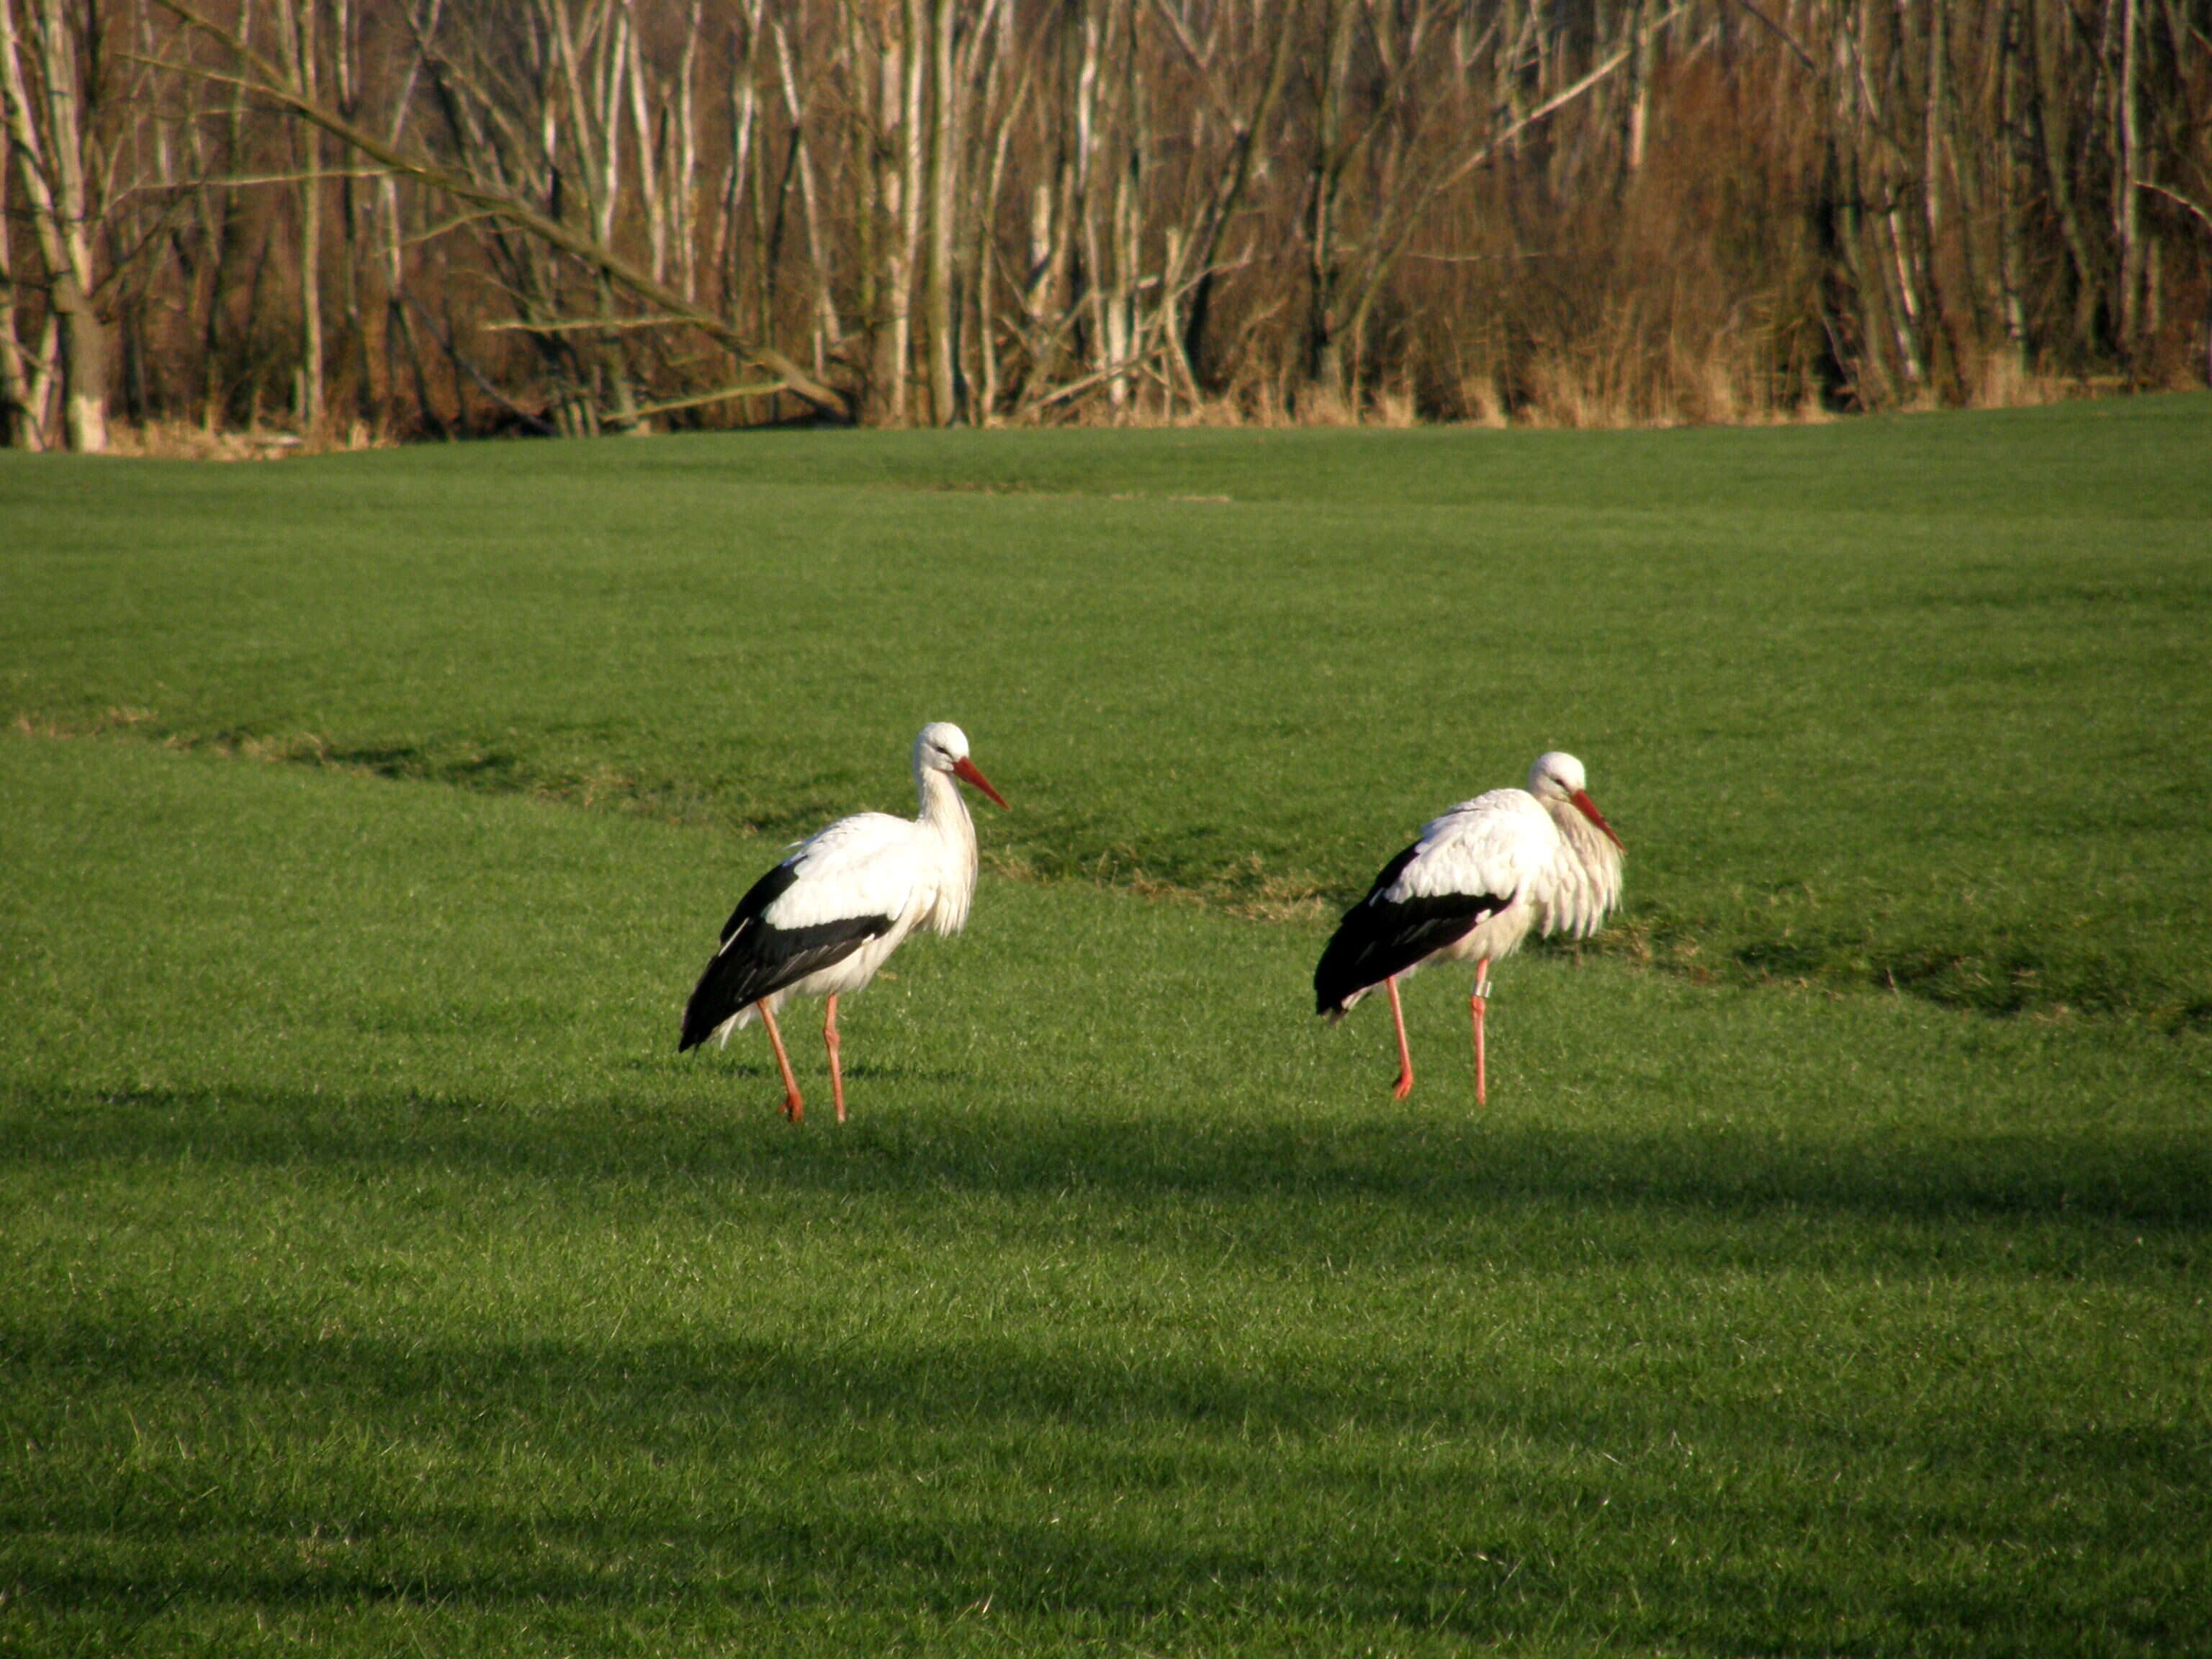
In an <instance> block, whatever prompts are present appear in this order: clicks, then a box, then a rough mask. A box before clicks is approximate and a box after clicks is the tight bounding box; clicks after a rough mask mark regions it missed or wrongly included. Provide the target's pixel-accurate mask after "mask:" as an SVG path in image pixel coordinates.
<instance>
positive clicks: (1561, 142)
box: [0, 0, 2212, 449]
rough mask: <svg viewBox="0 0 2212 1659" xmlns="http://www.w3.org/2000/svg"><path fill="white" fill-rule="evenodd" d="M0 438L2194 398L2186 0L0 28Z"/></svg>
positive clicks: (632, 0)
mask: <svg viewBox="0 0 2212 1659" xmlns="http://www.w3.org/2000/svg"><path fill="white" fill-rule="evenodd" d="M0 106H4V113H5V120H4V122H0V209H4V216H3V217H0V435H4V438H5V440H6V441H8V442H9V443H12V444H15V445H18V446H24V447H46V446H54V445H61V444H66V445H68V446H70V447H76V448H82V449H98V448H101V447H106V445H107V444H108V442H109V441H110V431H111V428H113V427H115V426H116V425H118V423H121V424H124V425H127V426H129V427H131V428H155V429H159V428H162V427H163V426H165V425H167V426H168V427H172V428H179V429H187V430H189V429H205V430H208V431H216V430H228V429H236V428H246V429H255V430H264V431H273V430H283V431H288V432H289V433H291V434H293V435H295V436H298V437H301V438H302V439H304V440H306V441H324V442H327V441H348V440H349V439H350V440H352V441H361V440H362V439H363V438H379V439H380V438H386V437H400V438H404V437H411V436H422V435H450V434H454V433H459V432H483V431H491V430H508V431H526V432H540V431H543V432H561V433H592V432H600V431H609V430H623V429H641V428H647V427H666V426H671V425H684V424H712V425H727V424H735V423H750V422H769V421H778V420H791V419H799V418H829V419H836V420H857V421H862V422H871V423H879V424H890V425H899V424H916V423H922V422H971V423H978V424H989V423H1024V422H1060V421H1094V422H1139V421H1143V422H1157V421H1164V420H1180V419H1206V420H1243V421H1256V422H1274V421H1287V420H1297V421H1335V420H1355V419H1369V420H1393V421H1398V420H1408V419H1424V418H1434V419H1449V420H1480V421H1491V422H1496V421H1501V420H1513V421H1528V422H1550V423H1554V424H1570V425H1586V424H1599V423H1617V422H1638V421H1662V422H1663V421H1728V420H1747V419H1764V418H1789V417H1791V416H1797V415H1802V414H1806V413H1810V412H1813V411H1816V410H1857V409H1895V408H1900V407H1911V406H1917V405H1929V404H1980V403H2004V402H2016V401H2022V400H2027V399H2034V398H2047V397H2051V396H2057V395H2066V394H2068V393H2069V392H2073V391H2076V390H2079V389H2081V388H2092V389H2100V388H2119V387H2126V386H2162V385H2178V384H2189V383H2197V382H2201V381H2203V380H2204V379H2205V378H2206V377H2207V375H2208V374H2212V0H1673V3H1669V0H189V3H187V0H0Z"/></svg>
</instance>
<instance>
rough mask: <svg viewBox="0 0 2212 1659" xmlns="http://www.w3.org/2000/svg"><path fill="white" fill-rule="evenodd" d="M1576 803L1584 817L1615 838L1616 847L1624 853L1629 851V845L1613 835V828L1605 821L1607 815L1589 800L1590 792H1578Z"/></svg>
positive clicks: (1575, 798) (1583, 790)
mask: <svg viewBox="0 0 2212 1659" xmlns="http://www.w3.org/2000/svg"><path fill="white" fill-rule="evenodd" d="M1574 802H1575V805H1576V807H1577V809H1578V810H1579V811H1581V813H1582V815H1583V817H1586V818H1588V819H1589V821H1590V822H1591V823H1594V824H1595V825H1597V827H1598V828H1599V829H1602V830H1604V831H1605V833H1606V834H1607V835H1608V836H1613V845H1614V846H1615V847H1618V848H1620V850H1621V851H1622V852H1624V853H1626V851H1627V850H1628V843H1627V842H1625V841H1623V840H1621V838H1620V836H1614V835H1613V826H1612V825H1611V824H1609V823H1607V822H1606V821H1605V814H1604V813H1602V812H1601V811H1598V810H1597V803H1596V802H1595V801H1594V800H1592V799H1590V798H1589V790H1587V789H1577V790H1576V791H1575V793H1574Z"/></svg>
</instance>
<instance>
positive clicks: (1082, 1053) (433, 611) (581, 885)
mask: <svg viewBox="0 0 2212 1659" xmlns="http://www.w3.org/2000/svg"><path fill="white" fill-rule="evenodd" d="M2208 462H2212V398H2204V397H2190V398H2146V399H2141V400H2136V401H2131V402H2124V403H2111V404H2090V405H2078V406H2074V407H2070V408H2065V409H2059V410H2044V411H2033V412H2026V413H2020V414H2012V415H1985V416H1960V417H1951V416H1943V417H1923V418H1917V419H1908V420H1897V421H1878V422H1877V421H1867V422H1853V423H1847V424H1839V425H1836V426H1830V427H1822V428H1796V429H1779V430H1772V431H1757V432H1720V431H1698V432H1678V433H1656V434H1620V435H1542V434H1522V433H1498V434H1492V433H1472V432H1422V433H1404V434H1400V433H1334V434H1307V433H1295V434H1293V433H1283V434H1272V433H1270V434H1259V433H1236V434H1222V433H1147V434H1127V435H1118V434H1100V433H1089V434H1023V435H921V434H915V435H880V434H769V435H755V436H750V437H737V436H731V437H698V438H685V439H656V440H648V441H635V442H629V441H605V442H602V443H600V444H598V445H594V446H571V445H556V444H528V445H524V444H516V445H507V446H481V447H455V448H451V449H418V450H410V451H406V452H402V453H381V454H374V455H362V456H353V457H339V458H331V459H319V460H311V461H297V462H286V463H283V464H280V465H266V466H232V467H210V466H195V465H180V464H155V463H120V462H107V463H88V462H77V461H73V460H70V459H66V458H43V459H23V458H19V457H14V456H6V455H0V720H4V721H5V723H6V725H7V726H8V729H7V731H6V732H4V733H0V868H4V870H5V872H6V874H5V876H4V878H0V1262H4V1264H5V1280H4V1288H5V1295H4V1296H0V1653H14V1652H22V1653H26V1654H39V1655H45V1654H60V1653H83V1652H108V1651H116V1650H122V1649H125V1648H129V1649H131V1650H134V1651H138V1652H161V1653H178V1652H206V1653H210V1654H212V1653H222V1654H234V1653H240V1652H247V1653H252V1652H277V1651H283V1650H291V1649H295V1648H306V1647H313V1648H314V1649H316V1650H323V1651H337V1652H342V1653H361V1654H368V1653H378V1654H381V1653H394V1652H397V1653H428V1654H435V1655H447V1654H465V1653H485V1654H492V1653H496V1654H501V1655H513V1654H545V1655H554V1654H568V1653H635V1654H707V1653H716V1654H720V1653H732V1652H775V1653H780V1654H781V1653H790V1654H802V1655H803V1654H822V1655H830V1654H850V1653H875V1652H885V1651H899V1652H908V1653H962V1652H1068V1653H1073V1652H1109V1653H1120V1654H1178V1655H1181V1654H1190V1655H1200V1654H1204V1655H1214V1654H1227V1653H1253V1654H1260V1653H1269V1654H1272V1653H1284V1652H1297V1653H1313V1654H1324V1653H1326V1654H1337V1653H1353V1652H1361V1653H1364V1652H1374V1653H1391V1654H1401V1653H1402V1654H1430V1653H1448V1652H1454V1651H1462V1650H1470V1649H1484V1648H1495V1649H1498V1650H1504V1651H1509V1652H1514V1653H1522V1654H1558V1655H1569V1654H1585V1653H1594V1652H1602V1653H1622V1654H1641V1653H1667V1654H1685V1655H1715V1656H1719V1655H1748V1654H1785V1653H1788V1654H1813V1653H1820V1654H1855V1655H1888V1654H1898V1653H1928V1654H1988V1655H2038V1656H2040V1655H2051V1654H2081V1655H2100V1656H2101V1655H2115V1654H2120V1655H2127V1654H2142V1655H2153V1654H2161V1655H2163V1654H2175V1653H2184V1652H2191V1651H2200V1650H2205V1649H2206V1648H2208V1647H2212V1601H2208V1598H2207V1597H2206V1596H2205V1595H2204V1594H2203V1585H2204V1584H2205V1583H2212V1532H2208V1529H2207V1528H2206V1527H2205V1526H2204V1524H2203V1513H2204V1510H2205V1506H2206V1504H2207V1502H2208V1494H2212V1310H2208V1308H2207V1305H2206V1301H2207V1297H2208V1294H2212V1260H2208V1253H2207V1249H2206V1231H2207V1228H2208V1225H2212V1113H2208V1104H2209V1103H2212V930H2208V929H2207V928H2206V927H2205V926H2204V922H2203V901H2204V895H2205V893H2206V891H2207V889H2208V885H2212V841H2208V836H2207V829H2206V817H2207V812H2208V808H2212V745H2208V744H2206V742H2205V740H2204V733H2205V732H2208V731H2212V465H2208ZM933 718H946V719H952V720H958V721H960V722H961V723H962V724H963V726H966V728H967V729H968V731H969V734H970V736H971V737H972V738H973V739H974V741H975V755H976V758H977V760H978V762H979V763H981V765H982V766H983V768H984V769H985V770H986V771H987V772H988V773H989V774H990V775H991V776H992V778H993V780H994V781H995V782H996V783H998V785H999V786H1000V788H1001V789H1003V790H1004V791H1005V792H1006V794H1007V795H1008V797H1009V798H1010V799H1012V802H1013V803H1014V806H1015V809H1016V810H1015V811H1013V812H1012V813H1011V814H1004V815H1001V814H999V813H997V812H995V811H992V809H990V808H989V807H987V806H984V807H982V808H981V809H980V814H981V815H980V816H979V827H980V829H981V834H982V837H983V841H984V843H985V847H986V861H987V867H986V875H985V879H984V883H983V884H982V887H981V891H980V893H979V895H978V898H977V902H976V907H975V918H974V921H973V923H972V925H971V927H970V930H969V934H968V935H967V936H966V937H965V938H963V939H959V940H957V941H951V942H946V941H939V940H921V941H917V942H915V944H913V945H909V946H908V947H907V949H906V950H904V951H902V952H901V954H900V956H899V957H897V958H896V959H895V960H894V962H893V963H892V968H891V976H890V977H887V978H885V979H884V980H883V981H878V984H877V985H876V986H875V987H872V989H871V990H870V991H869V993H868V994H866V996H865V997H862V998H860V999H858V1000H854V1001H853V1002H852V1003H850V1004H849V1005H848V1007H847V1008H846V1011H845V1016H846V1017H845V1020H844V1024H845V1028H846V1032H847V1039H848V1040H847V1045H846V1050H845V1054H846V1060H847V1064H848V1079H849V1083H850V1089H851V1096H852V1104H853V1120H852V1121H851V1122H849V1123H848V1124H847V1125H845V1126H843V1127H842V1128H841V1127H838V1126H836V1124H834V1123H833V1122H831V1121H829V1114H828V1112H827V1111H826V1109H821V1108H824V1107H826V1103H827V1101H826V1087H825V1086H824V1080H823V1065H822V1057H821V1050H820V1046H819V1043H818V1042H817V1041H816V1040H815V1038H814V1035H813V1022H812V1021H811V1018H809V1017H808V1016H807V1014H806V1013H805V1012H804V1011H803V1010H802V1011H799V1012H797V1013H796V1015H795V1017H794V1018H792V1019H791V1020H789V1021H787V1032H788V1033H789V1034H790V1035H792V1036H794V1037H795V1038H796V1039H797V1041H796V1042H795V1043H794V1059H795V1060H797V1062H798V1064H799V1072H800V1076H801V1079H802V1082H804V1083H805V1084H806V1085H808V1087H809V1090H810V1101H811V1104H813V1105H814V1106H815V1107H816V1108H817V1110H815V1111H812V1112H811V1113H810V1115H809V1118H808V1121H807V1122H806V1123H805V1124H804V1125H803V1126H799V1127H796V1128H793V1127H791V1126H788V1125H786V1124H785V1123H784V1122H783V1121H781V1118H780V1117H779V1116H778V1115H776V1113H775V1103H776V1101H777V1099H778V1097H779V1093H780V1091H779V1089H778V1086H777V1085H776V1083H775V1068H774V1064H773V1061H772V1060H770V1058H769V1055H768V1054H767V1053H766V1050H765V1045H764V1043H763V1042H762V1039H761V1036H760V1034H759V1033H758V1032H757V1031H755V1032H748V1033H744V1034H742V1035H741V1036H739V1038H738V1040H737V1041H735V1042H732V1045H731V1046H730V1048H728V1049H727V1050H726V1051H722V1052H717V1051H711V1050H710V1051H708V1052H707V1053H704V1054H690V1055H685V1056H681V1057H679V1056H678V1055H677V1054H675V1052H674V1047H675V1032H676V1024H677V1018H678V1013H679V1012H680V1010H681V1007H682V1004H683V1000H684V994H685V993H686V992H687V991H688V990H689V988H690V981H691V980H692V978H693V976H694V975H696V972H697V969H698V968H699V967H700V965H701V964H702V963H703V961H704V960H705V957H706V955H707V953H708V951H710V950H711V949H712V946H713V944H714V931H715V928H716V927H717V926H718V925H719V924H720V921H721V920H722V917H723V916H724V915H725V914H726V910H727V908H728V905H729V903H730V902H731V901H732V899H733V898H734V897H735V896H736V894H737V893H738V891H739V890H742V888H743V887H744V884H746V882H747V881H749V880H750V878H752V876H754V875H755V874H757V872H759V871H760V870H761V869H762V868H763V867H765V866H766V865H767V864H768V863H769V861H771V860H773V858H774V857H775V851H776V847H777V844H778V843H779V842H781V840H784V839H787V838H789V837H790V836H795V835H798V834H801V833H804V832H805V831H806V830H807V829H811V828H812V827H815V826H816V825H818V824H819V823H822V822H823V821H825V820H826V819H828V818H829V817H834V816H836V815H837V814H839V813H842V812H844V811H852V810H855V809H857V808H860V807H862V806H877V807H884V808H890V809H892V810H910V802H911V791H910V786H909V784H908V781H907V777H906V772H905V754H906V748H907V745H908V743H909V742H910V740H911V738H912V736H913V733H914V732H915V729H916V728H917V727H919V726H921V724H922V723H923V721H925V720H929V719H933ZM1552 746H1561V747H1565V748H1569V749H1571V750H1574V751H1575V752H1577V753H1578V754H1579V755H1581V756H1582V757H1583V759H1584V760H1585V761H1586V762H1588V763H1589V768H1590V774H1591V783H1592V789H1593V793H1595V795H1596V797H1597V799H1598V800H1599V802H1600V803H1601V805H1603V806H1604V807H1605V809H1606V811H1607V815H1608V816H1609V817H1611V818H1612V820H1613V823H1614V824H1615V825H1616V826H1617V827H1618V828H1619V829H1620V830H1621V832H1622V834H1623V836H1624V837H1625V838H1626V841H1627V842H1628V845H1629V848H1630V862H1629V870H1628V883H1629V895H1630V900H1629V905H1628V908H1627V910H1626V914H1625V915H1624V916H1623V917H1622V918H1621V919H1620V925H1618V926H1617V927H1614V928H1613V929H1612V930H1611V931H1609V932H1608V933H1607V934H1606V935H1605V936H1604V937H1603V938H1601V939H1600V940H1598V941H1596V942H1595V944H1594V945H1591V946H1588V947H1584V948H1583V949H1582V950H1581V951H1562V950H1557V949H1551V950H1542V951H1534V952H1532V953H1530V954H1528V955H1526V956H1523V957H1520V958H1517V959H1516V960H1515V961H1513V962H1512V963H1508V964H1506V966H1505V967H1504V968H1503V969H1500V970H1499V971H1498V975H1497V995H1496V997H1495V998H1494V1000H1493V1001H1492V1054H1491V1061H1492V1099H1491V1104H1490V1106H1489V1108H1488V1109H1486V1110H1483V1111H1480V1112H1478V1111H1477V1110H1476V1109H1474V1105H1473V1102H1472V1090H1471V1087H1470V1082H1469V1078H1468V1064H1467V1052H1466V1046H1465V1044H1466V1038H1465V1035H1464V1022H1465V1018H1466V1005H1465V991H1466V985H1465V983H1464V975H1462V974H1459V973H1456V972H1455V973H1452V974H1442V973H1439V974H1437V975H1424V976H1421V977H1419V978H1417V979H1415V980H1413V981H1411V983H1410V984H1409V986H1408V987H1407V1006H1408V1018H1409V1021H1410V1023H1411V1024H1412V1026H1413V1041H1414V1044H1415V1054H1416V1059H1417V1061H1418V1062H1419V1066H1420V1076H1421V1082H1420V1086H1419V1089H1418V1090H1417V1091H1416V1092H1415V1094H1414V1095H1413V1098H1412V1099H1411V1100H1410V1101H1408V1102H1406V1103H1403V1104H1399V1103H1394V1102H1392V1101H1391V1100H1390V1098H1389V1092H1388V1085H1389V1080H1390V1077H1391V1075H1392V1073H1393V1071H1394V1069H1395V1066H1394V1060H1393V1057H1392V1054H1391V1053H1390V1049H1389V1031H1388V1018H1387V1011H1384V1010H1382V1009H1379V1008H1376V1007H1373V1006H1369V1007H1364V1008H1363V1009H1361V1010H1360V1011H1359V1012H1358V1013H1357V1014H1356V1015H1355V1016H1354V1017H1353V1018H1352V1019H1351V1020H1350V1021H1348V1022H1347V1023H1346V1024H1345V1025H1344V1026H1343V1027H1340V1028H1338V1029H1335V1030H1330V1029H1328V1028H1326V1027H1324V1026H1322V1024H1320V1023H1319V1022H1318V1021H1316V1020H1315V1019H1314V1018H1312V1015H1311V1013H1310V1007H1311V1001H1310V990H1309V985H1308V977H1309V975H1310V970H1311V967H1312V963H1313V960H1314V957H1315V956H1316V953H1317V952H1318V951H1319V948H1320V945H1321V942H1322V939H1323V938H1324V936H1325V934H1326V933H1327V930H1328V926H1329V924H1330V922H1331V921H1333V920H1334V906H1335V905H1336V904H1338V903H1340V902H1343V901H1345V900H1346V899H1348V898H1349V897H1350V896H1354V895H1356V893H1357V892H1358V890H1360V889H1361V888H1362V887H1364V883H1365V882H1366V880H1367V879H1368V878H1369V877H1370V876H1371V875H1372V873H1373V872H1374V870H1375V868H1376V866H1377V865H1378V864H1379V863H1380V862H1381V861H1382V860H1383V858H1385V857H1387V856H1388V855H1389V854H1390V853H1391V852H1393V851H1395V849H1396V848H1398V847H1399V846H1401V845H1402V844H1403V842H1404V841H1405V839H1406V838H1407V836H1408V834H1409V833H1410V832H1411V831H1412V830H1413V829H1414V828H1415V827H1417V826H1418V824H1419V823H1420V822H1421V820H1422V819H1423V818H1424V817H1427V816H1428V815H1430V814H1431V813H1432V812H1434V811H1437V809H1439V808H1441V807H1442V806H1443V805H1447V804H1449V802H1451V801H1453V800H1455V799H1461V798H1462V797H1464V796H1466V795H1468V794H1471V793H1475V792H1477V791H1478V790H1480V789H1482V788H1486V787H1494V786H1497V785H1499V784H1504V783H1509V782H1517V781H1519V780H1520V778H1521V776H1522V773H1523V772H1524V771H1525V770H1526V769H1527V766H1528V761H1529V759H1530V758H1531V757H1533V756H1534V754H1535V753H1536V752H1537V751H1538V750H1541V749H1543V748H1547V747H1552Z"/></svg>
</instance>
